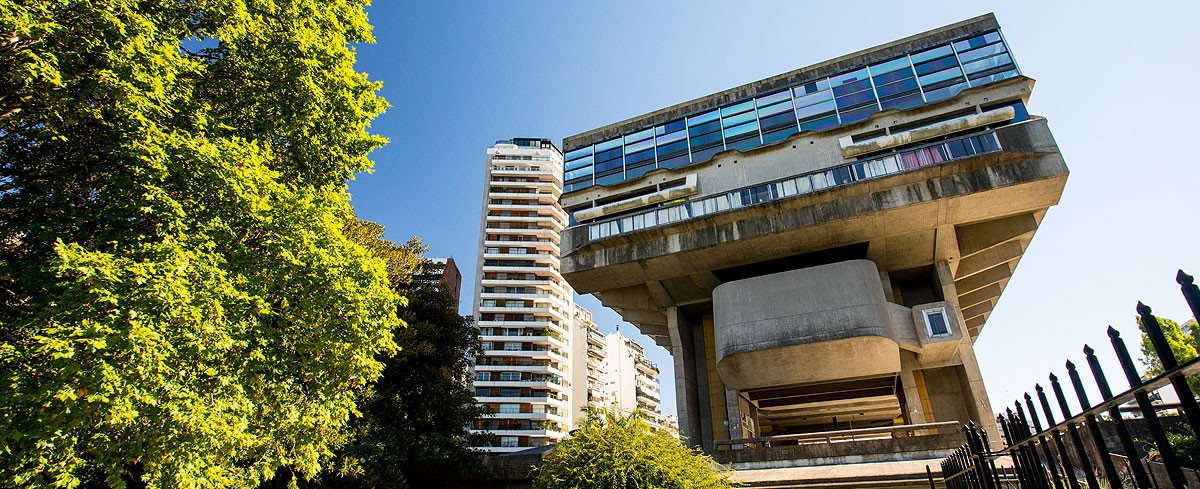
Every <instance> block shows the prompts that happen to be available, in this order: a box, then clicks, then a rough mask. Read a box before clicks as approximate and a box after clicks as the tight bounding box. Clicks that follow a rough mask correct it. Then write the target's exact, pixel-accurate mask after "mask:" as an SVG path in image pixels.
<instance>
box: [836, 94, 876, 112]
mask: <svg viewBox="0 0 1200 489" xmlns="http://www.w3.org/2000/svg"><path fill="white" fill-rule="evenodd" d="M873 102H875V93H874V92H872V91H870V90H867V91H865V92H858V93H853V94H850V95H847V96H845V97H838V99H837V106H838V110H842V109H845V108H846V107H854V106H858V105H862V104H865V103H873Z"/></svg>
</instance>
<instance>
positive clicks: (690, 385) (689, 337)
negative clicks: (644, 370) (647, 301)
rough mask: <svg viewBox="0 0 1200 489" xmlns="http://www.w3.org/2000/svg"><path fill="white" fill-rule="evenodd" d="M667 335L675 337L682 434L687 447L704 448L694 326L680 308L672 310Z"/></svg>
mask: <svg viewBox="0 0 1200 489" xmlns="http://www.w3.org/2000/svg"><path fill="white" fill-rule="evenodd" d="M666 313H667V331H668V333H669V334H670V335H671V360H672V363H674V365H675V403H676V406H677V409H678V410H679V431H680V434H681V435H683V442H684V444H686V445H687V446H699V445H701V444H702V441H701V440H702V437H701V432H702V431H701V429H700V426H701V421H700V404H701V402H700V398H699V396H698V395H697V392H696V352H695V338H693V334H692V325H691V324H690V323H689V322H688V320H687V317H686V316H684V315H683V313H681V312H679V308H677V307H668V308H667V310H666Z"/></svg>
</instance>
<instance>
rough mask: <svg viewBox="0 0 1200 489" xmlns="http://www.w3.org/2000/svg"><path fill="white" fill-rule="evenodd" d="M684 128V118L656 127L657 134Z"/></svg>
mask: <svg viewBox="0 0 1200 489" xmlns="http://www.w3.org/2000/svg"><path fill="white" fill-rule="evenodd" d="M683 128H684V123H683V119H679V120H677V121H671V122H668V123H666V124H663V125H661V126H658V127H657V128H655V134H657V135H660V136H661V135H663V134H666V133H670V132H675V131H681V130H683Z"/></svg>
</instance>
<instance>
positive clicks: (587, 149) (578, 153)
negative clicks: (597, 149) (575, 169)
mask: <svg viewBox="0 0 1200 489" xmlns="http://www.w3.org/2000/svg"><path fill="white" fill-rule="evenodd" d="M591 155H592V147H591V146H584V147H582V148H579V149H575V150H571V151H567V154H565V155H563V159H564V160H567V161H570V160H573V159H576V158H581V157H584V156H591Z"/></svg>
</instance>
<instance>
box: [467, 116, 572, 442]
mask: <svg viewBox="0 0 1200 489" xmlns="http://www.w3.org/2000/svg"><path fill="white" fill-rule="evenodd" d="M485 186H486V191H485V192H484V198H483V218H482V219H481V224H480V246H479V256H478V262H477V263H478V268H477V270H476V277H477V278H478V279H477V280H478V281H477V283H476V287H475V296H474V302H473V304H474V315H475V318H476V319H477V321H478V326H479V329H480V335H481V339H482V341H483V352H482V354H481V355H480V356H479V357H478V359H477V361H476V364H475V367H474V379H475V380H474V385H475V395H476V400H477V401H478V402H480V403H482V404H486V405H488V406H489V407H491V408H492V410H493V411H494V412H495V413H496V415H495V416H493V417H488V418H485V419H482V420H479V421H478V422H477V424H476V426H475V428H476V429H477V430H483V431H489V432H491V433H493V434H495V435H496V443H495V445H496V446H489V447H480V448H481V449H483V450H485V451H489V452H512V451H518V450H524V449H527V448H529V447H537V446H543V445H546V444H548V443H553V442H555V441H557V440H559V439H561V438H562V437H563V436H565V435H566V433H567V431H568V430H569V429H570V428H571V424H572V421H573V419H574V413H573V411H574V409H573V406H572V402H573V400H572V397H573V396H572V395H571V392H570V385H571V375H572V365H571V362H570V360H569V357H570V346H569V345H570V342H571V341H572V338H571V336H572V323H573V322H574V321H573V313H574V308H573V302H572V301H573V298H572V291H571V288H570V287H569V286H568V285H567V283H566V282H565V281H564V280H563V279H562V276H561V275H560V274H559V233H560V232H561V231H562V230H563V228H564V227H565V226H566V223H567V215H566V213H564V212H563V210H562V208H561V207H560V206H559V203H558V198H559V196H560V194H561V192H562V154H561V153H560V152H559V150H558V148H556V147H555V146H554V144H553V143H551V142H550V141H549V140H546V139H529V138H514V139H511V140H505V141H498V142H497V143H496V144H495V145H494V146H492V147H491V148H488V150H487V166H486V174H485Z"/></svg>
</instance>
